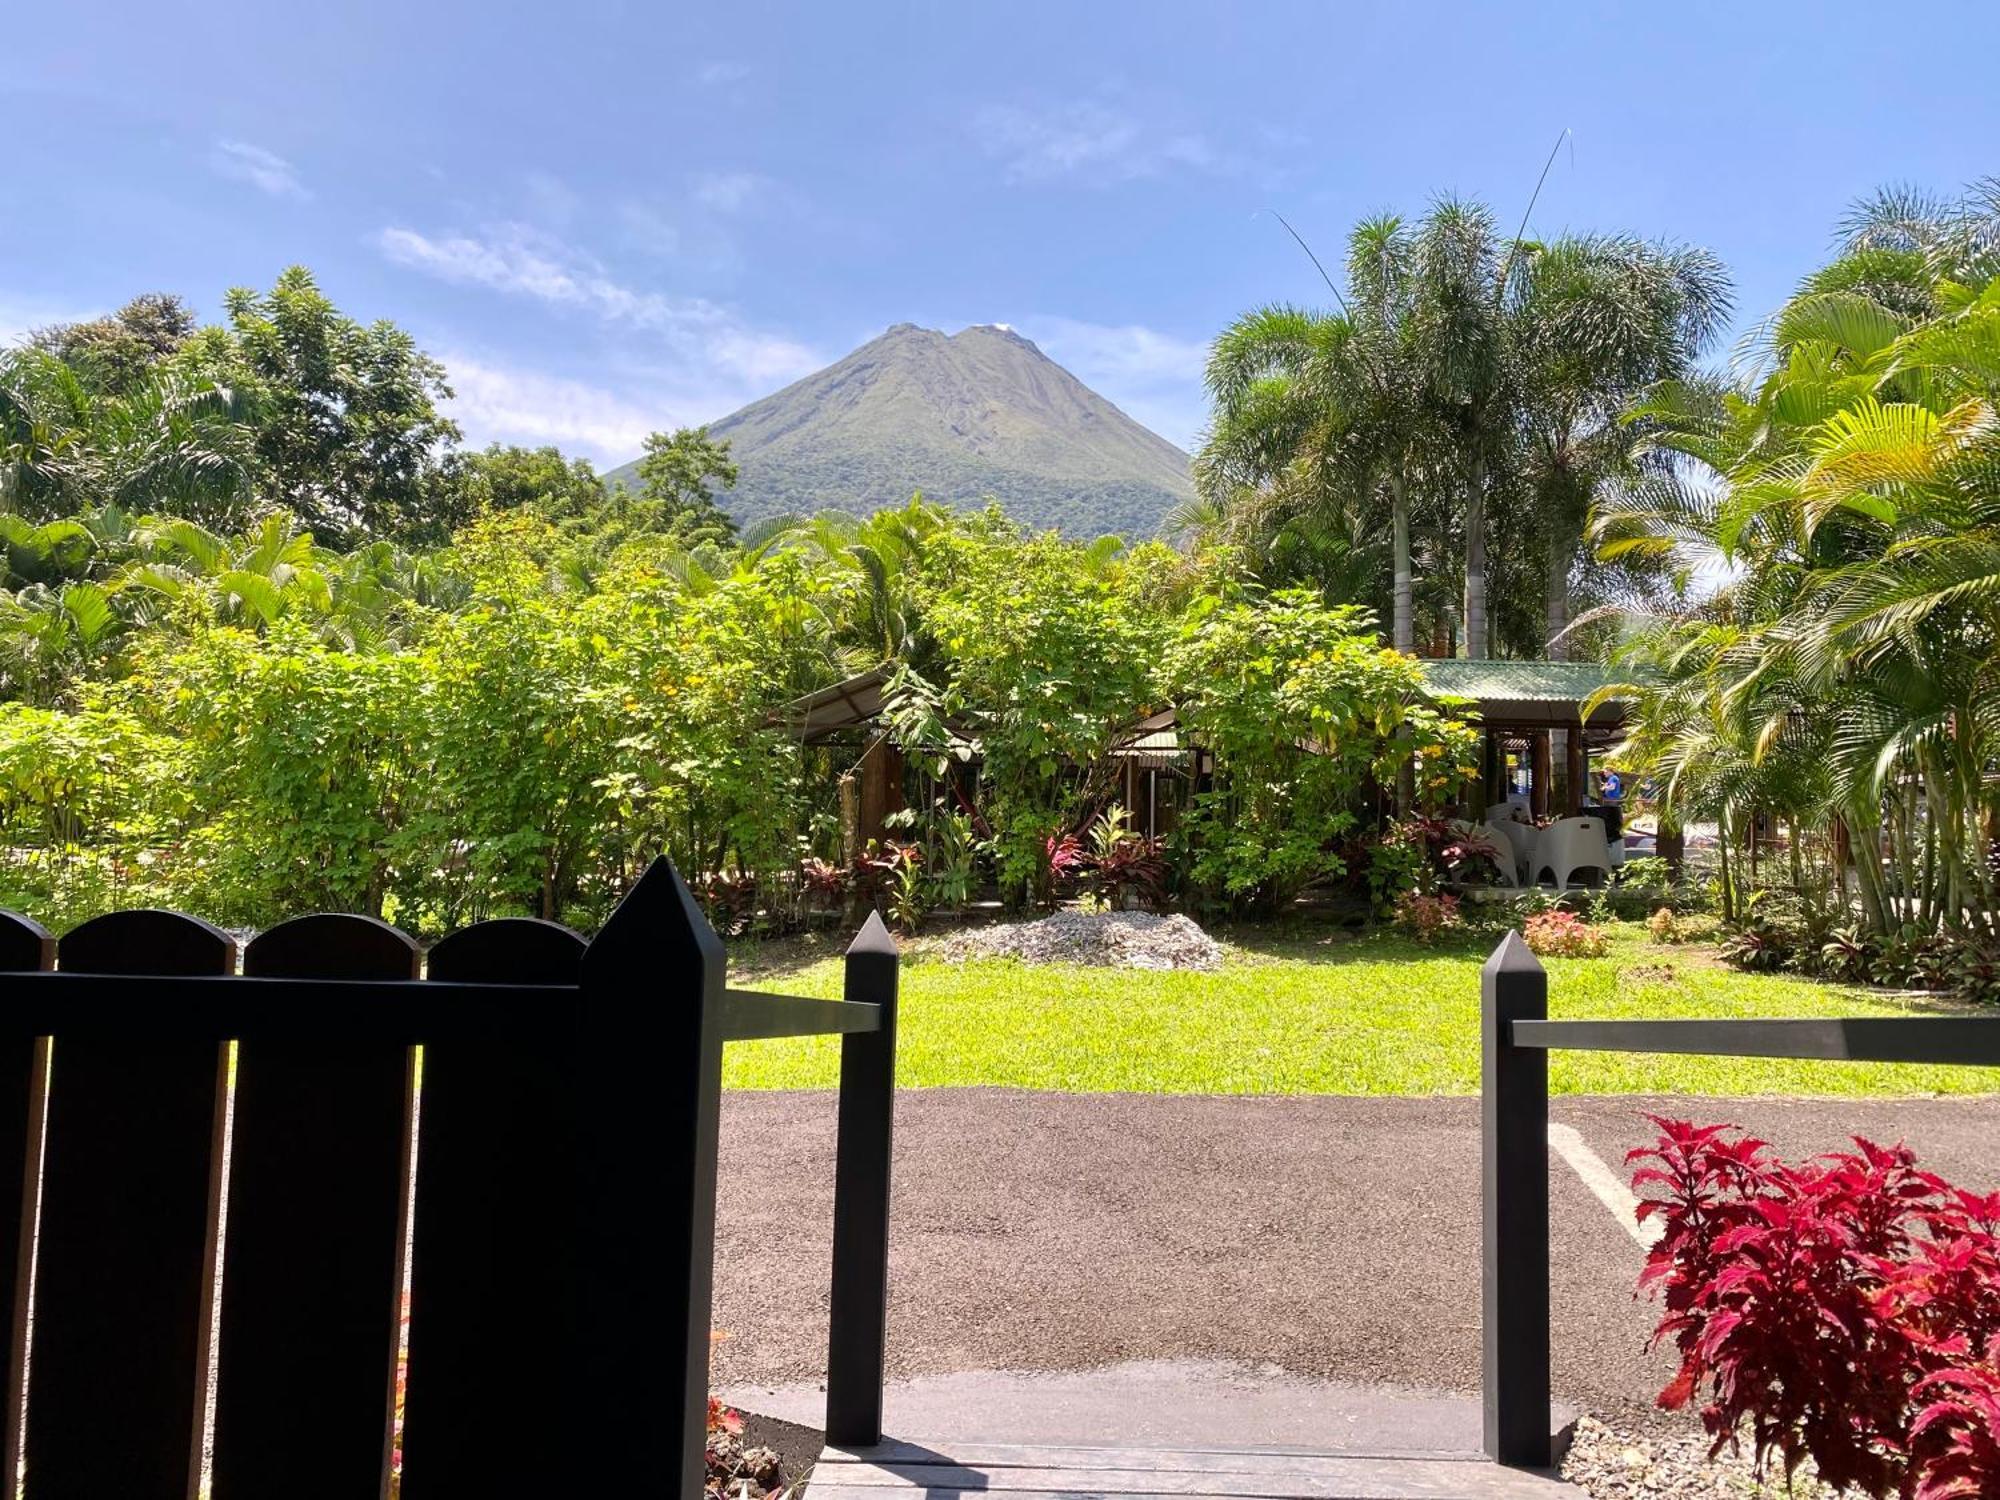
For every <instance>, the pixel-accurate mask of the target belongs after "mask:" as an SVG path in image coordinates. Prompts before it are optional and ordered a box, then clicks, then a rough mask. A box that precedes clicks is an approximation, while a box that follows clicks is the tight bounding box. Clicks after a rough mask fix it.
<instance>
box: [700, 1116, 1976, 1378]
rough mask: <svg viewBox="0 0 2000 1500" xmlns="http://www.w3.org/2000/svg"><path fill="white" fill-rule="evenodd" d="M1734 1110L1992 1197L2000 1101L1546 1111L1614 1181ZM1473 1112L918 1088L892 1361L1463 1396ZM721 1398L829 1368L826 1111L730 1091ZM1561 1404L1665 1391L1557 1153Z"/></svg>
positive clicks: (1609, 1219)
mask: <svg viewBox="0 0 2000 1500" xmlns="http://www.w3.org/2000/svg"><path fill="white" fill-rule="evenodd" d="M1649 1109H1650V1110H1657V1111H1660V1112H1663V1113H1674V1114H1679V1115H1682V1116H1685V1117H1689V1118H1695V1119H1701V1120H1715V1119H1721V1120H1727V1121H1732V1122H1736V1123H1740V1124H1742V1125H1744V1126H1745V1127H1747V1128H1749V1129H1752V1130H1754V1131H1755V1132H1756V1133H1757V1134H1759V1135H1761V1136H1764V1137H1765V1138H1767V1139H1769V1140H1771V1141H1772V1142H1773V1143H1774V1144H1775V1145H1777V1146H1778V1147H1779V1148H1780V1149H1781V1150H1783V1151H1785V1152H1786V1153H1788V1154H1809V1153H1812V1152H1816V1151H1823V1150H1829V1149H1834V1148H1837V1147H1839V1146H1841V1145H1843V1144H1844V1143H1845V1141H1846V1138H1847V1137H1848V1135H1850V1134H1851V1133H1854V1132H1857V1131H1858V1132H1861V1133H1864V1134H1869V1135H1872V1136H1874V1137H1876V1138H1878V1139H1881V1140H1884V1141H1893V1140H1898V1139H1903V1140H1907V1141H1908V1142H1909V1144H1910V1145H1912V1146H1913V1147H1914V1148H1916V1150H1917V1151H1918V1154H1919V1157H1920V1159H1921V1160H1922V1161H1923V1162H1924V1164H1925V1165H1927V1166H1930V1167H1933V1168H1935V1169H1936V1170H1938V1171H1940V1172H1942V1173H1943V1174H1944V1175H1946V1176H1947V1177H1950V1178H1953V1179H1954V1180H1957V1181H1962V1182H1963V1183H1965V1184H1966V1185H1967V1186H1977V1187H1981V1188H1984V1189H1991V1188H1994V1187H1995V1186H2000V1098H1986V1099H1971V1100H1963V1099H1961V1100H1949V1101H1928V1100H1923V1101H1893V1102H1890V1101H1878V1102H1855V1101H1847V1100H1841V1101H1812V1100H1792V1099H1786V1100H1748V1099H1730V1100H1720V1101H1717V1100H1699V1099H1672V1100H1657V1099H1655V1100H1648V1099H1638V1098H1617V1099H1559V1100H1557V1101H1556V1103H1555V1106H1554V1110H1553V1118H1554V1119H1555V1120H1556V1121H1557V1122H1560V1123H1564V1124H1568V1125H1571V1126H1573V1127H1575V1128H1576V1130H1577V1131H1579V1132H1580V1133H1581V1135H1582V1136H1583V1138H1584V1140H1585V1141H1586V1142H1588V1143H1589V1145H1590V1146H1591V1147H1592V1148H1593V1149H1594V1150H1595V1151H1596V1152H1597V1153H1598V1154H1599V1155H1600V1156H1601V1157H1602V1158H1603V1159H1604V1160H1605V1161H1606V1162H1607V1163H1609V1164H1610V1165H1611V1166H1612V1168H1613V1169H1614V1170H1618V1171H1619V1172H1620V1174H1621V1175H1623V1168H1622V1158H1623V1155H1624V1152H1625V1151H1626V1149H1628V1148H1629V1147H1631V1146H1634V1145H1639V1144H1644V1143H1646V1142H1647V1141H1649V1140H1650V1134H1649V1131H1648V1127H1647V1126H1646V1125H1645V1124H1644V1122H1643V1121H1642V1120H1641V1119H1640V1118H1639V1116H1640V1114H1641V1113H1642V1112H1643V1111H1646V1110H1649ZM1478 1110H1479V1104H1478V1101H1477V1100H1476V1099H1359V1098H1327V1097H1319V1098H1207V1097H1186V1096H1153V1095H1130V1094H1097V1095H1074V1094H1045V1093H1031V1092H1022V1091H1016V1090H1004V1089H939V1090H922V1091H912V1092H906V1093H904V1094H903V1095H902V1096H901V1097H900V1098H899V1101H898V1115H897V1138H896V1176H895V1184H894V1191H895V1208H894V1227H893V1231H892V1237H893V1250H892V1273H891V1274H892V1281H891V1310H890V1327H889V1351H890V1355H889V1357H890V1363H891V1371H892V1374H894V1375H898V1376H917V1375H933V1374H943V1373H947V1372H951V1371H960V1370H1044V1371H1059V1370H1073V1369H1085V1368H1090V1367H1093V1366H1099V1365H1106V1364H1114V1363H1119V1362H1123V1361H1131V1360H1152V1359H1208V1360H1227V1361H1236V1362H1241V1363H1245V1364H1249V1365H1271V1366H1276V1367H1278V1368H1279V1369H1281V1370H1283V1371H1287V1372H1291V1373H1294V1374H1298V1375H1304V1376H1310V1377H1320V1378H1326V1379H1334V1380H1341V1381H1350V1382H1380V1383H1384V1384H1388V1385H1393V1386H1399V1387H1410V1388H1416V1389H1423V1390H1436V1391H1466V1390H1471V1389H1473V1388H1475V1387H1476V1385H1477V1381H1478V1366H1479V1285H1478V1274H1479V1262H1478V1257H1479V1223H1478V1207H1479V1154H1478V1151H1479V1142H1478V1118H1479V1117H1478ZM722 1125H723V1128H722V1167H723V1171H722V1189H721V1201H720V1209H719V1223H718V1229H717V1265H716V1326H717V1327H719V1328H722V1329H724V1330H728V1331H729V1335H730V1336H729V1338H728V1339H727V1340H725V1342H724V1343H723V1344H722V1345H721V1346H720V1347H719V1349H718V1351H717V1358H716V1376H717V1381H718V1384H720V1385H731V1386H747V1385H755V1384H773V1385H775V1384H781V1383H785V1382H799V1381H811V1380H814V1379H817V1378H818V1377H819V1376H820V1374H821V1373H822V1372H823V1369H824V1362H825V1339H826V1276H827V1264H828V1258H829V1255H830V1253H831V1252H830V1238H829V1225H830V1213H831V1205H832V1182H833V1096H832V1095H831V1094H828V1093H764V1094H756V1093H731V1094H729V1095H727V1096H725V1103H724V1107H723V1122H722ZM1550 1183H1551V1203H1552V1206H1553V1219H1554V1292H1555V1341H1556V1384H1557V1394H1558V1396H1559V1397H1560V1398H1561V1399H1563V1400H1565V1401H1568V1402H1571V1403H1574V1404H1575V1405H1576V1406H1578V1407H1580V1408H1582V1409H1585V1410H1593V1411H1598V1412H1602V1413H1607V1414H1608V1413H1611V1412H1615V1411H1622V1412H1626V1413H1629V1414H1631V1415H1634V1416H1639V1415H1642V1414H1645V1413H1648V1412H1649V1411H1650V1404H1651V1397H1652V1395H1653V1393H1654V1392H1655V1391H1657V1390H1658V1389H1659V1387H1660V1386H1661V1385H1662V1384H1663V1383H1664V1381H1665V1379H1666V1377H1667V1373H1668V1370H1667V1367H1666V1364H1665V1362H1664V1360H1663V1358H1662V1356H1659V1355H1654V1356H1651V1357H1648V1356H1646V1355H1645V1354H1644V1352H1643V1351H1644V1346H1645V1343H1646V1337H1647V1334H1648V1331H1649V1329H1650V1327H1651V1313H1650V1310H1649V1308H1648V1306H1647V1305H1646V1304H1642V1303H1637V1302H1635V1301H1634V1300H1633V1295H1632V1289H1633V1282H1634V1278H1635V1277H1636V1275H1637V1273H1638V1270H1639V1266H1640V1262H1641V1259H1642V1253H1643V1252H1642V1251H1641V1250H1640V1247H1639V1245H1638V1244H1637V1243H1636V1242H1635V1241H1634V1239H1633V1238H1632V1236H1631V1235H1630V1234H1629V1233H1628V1232H1627V1230H1626V1229H1625V1227H1624V1226H1623V1225H1622V1224H1621V1223H1620V1222H1619V1221H1618V1220H1617V1219H1616V1218H1615V1217H1614V1216H1613V1215H1612V1214H1611V1212H1610V1211H1609V1210H1607V1209H1606V1208H1605V1206H1604V1205H1603V1204H1602V1203H1601V1202H1600V1201H1599V1200H1598V1198H1596V1197H1595V1196H1593V1195H1592V1194H1591V1192H1590V1191H1589V1190H1588V1189H1586V1187H1585V1186H1584V1185H1583V1183H1582V1181H1581V1180H1580V1179H1579V1178H1578V1176H1577V1175H1576V1174H1575V1173H1574V1172H1573V1171H1572V1170H1571V1169H1570V1167H1569V1166H1568V1165H1566V1164H1565V1163H1564V1162H1562V1161H1560V1160H1558V1159H1556V1158H1555V1157H1554V1156H1552V1157H1551V1161H1550Z"/></svg>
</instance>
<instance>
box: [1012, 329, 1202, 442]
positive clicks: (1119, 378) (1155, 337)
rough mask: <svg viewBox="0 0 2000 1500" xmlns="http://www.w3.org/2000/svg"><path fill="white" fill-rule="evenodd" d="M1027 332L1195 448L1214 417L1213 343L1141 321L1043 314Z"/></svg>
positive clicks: (1074, 370)
mask: <svg viewBox="0 0 2000 1500" xmlns="http://www.w3.org/2000/svg"><path fill="white" fill-rule="evenodd" d="M1021 332H1022V333H1023V334H1025V335H1026V336H1027V337H1028V338H1031V339H1033V340H1034V341H1035V343H1037V344H1038V345H1040V346H1041V349H1042V352H1043V353H1044V354H1046V355H1048V357H1049V358H1050V359H1052V360H1054V361H1055V362H1056V363H1057V364H1059V365H1061V366H1063V367H1064V368H1065V369H1067V370H1068V371H1069V372H1070V373H1071V374H1073V375H1075V376H1076V377H1077V379H1079V380H1081V381H1082V382H1083V383H1084V384H1085V385H1087V386H1089V387H1090V388H1091V389H1092V390H1094V391H1096V392H1098V393H1099V394H1100V395H1102V396H1104V397H1105V398H1107V399H1108V400H1109V401H1111V403H1112V404H1113V405H1115V406H1117V407H1118V408H1120V409H1121V410H1122V411H1124V412H1125V413H1126V414H1127V415H1128V416H1130V417H1132V418H1133V419H1134V420H1136V421H1138V422H1141V423H1143V424H1144V425H1145V426H1147V427H1150V428H1152V429H1153V431H1155V432H1157V433H1159V434H1160V436H1161V437H1163V438H1165V439H1167V441H1168V442H1171V443H1176V444H1178V445H1179V446H1181V447H1182V448H1187V449H1189V450H1190V451H1191V450H1192V449H1193V447H1194V444H1195V443H1196V441H1197V439H1198V436H1199V434H1200V432H1201V429H1202V426H1203V424H1205V423H1206V422H1207V420H1208V396H1207V392H1206V390H1205V388H1204V387H1203V385H1202V366H1203V365H1204V364H1205V363H1206V361H1207V359H1208V346H1207V345H1206V344H1205V343H1202V342H1201V341H1200V340H1197V339H1184V338H1179V337H1177V336H1175V335H1173V334H1169V333H1162V332H1160V331H1159V330H1158V329H1155V328H1147V327H1145V326H1144V325H1142V324H1138V323H1126V324H1106V323H1088V322H1083V321H1081V320H1079V319H1076V318H1062V317H1036V318H1030V319H1028V320H1026V321H1024V322H1023V323H1022V324H1021Z"/></svg>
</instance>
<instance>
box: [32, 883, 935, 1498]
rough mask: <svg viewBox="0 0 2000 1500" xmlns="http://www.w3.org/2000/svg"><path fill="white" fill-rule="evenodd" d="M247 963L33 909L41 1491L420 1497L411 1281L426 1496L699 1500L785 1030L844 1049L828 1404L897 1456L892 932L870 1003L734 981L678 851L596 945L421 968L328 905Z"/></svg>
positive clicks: (203, 946) (191, 934)
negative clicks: (884, 1430)
mask: <svg viewBox="0 0 2000 1500" xmlns="http://www.w3.org/2000/svg"><path fill="white" fill-rule="evenodd" d="M52 961H53V969H52V968H51V963H52ZM235 968H236V951H235V947H234V944H233V943H231V941H230V940H229V938H228V937H227V935H226V934H223V933H221V932H219V931H218V930H217V929H215V928H212V927H209V926H207V925H206V924H204V923H200V922H196V921H195V920H194V919H192V918H188V917H182V916H179V915H178V914H175V913H167V912H137V913H120V914H116V915H114V916H111V917H105V918H100V919H98V920H97V921H95V922H91V923H86V924H84V925H83V926H82V927H79V928H78V929H77V930H76V931H75V932H73V933H71V934H70V935H69V937H67V938H65V939H64V940H63V942H62V943H61V944H60V945H52V944H51V942H50V940H49V938H48V935H47V934H46V933H44V932H43V931H42V930H41V929H40V928H38V927H36V926H35V925H34V924H33V923H31V922H28V921H26V920H25V919H22V918H18V917H15V916H13V915H12V914H7V913H0V1200H4V1201H6V1202H7V1203H9V1204H10V1205H12V1210H11V1211H12V1214H13V1217H12V1218H11V1219H7V1220H6V1222H0V1295H7V1296H8V1297H9V1298H10V1306H11V1308H12V1311H13V1329H14V1337H13V1340H12V1342H11V1344H10V1345H9V1347H8V1352H7V1356H6V1382H7V1388H8V1392H9V1394H8V1401H9V1404H8V1406H7V1408H6V1413H5V1414H4V1415H0V1432H4V1442H3V1443H0V1450H4V1452H5V1460H6V1463H7V1465H8V1472H9V1473H10V1474H11V1473H12V1472H14V1471H15V1470H14V1465H15V1464H16V1463H17V1462H18V1461H20V1460H21V1459H22V1458H23V1457H24V1456H25V1460H26V1464H25V1473H26V1479H25V1486H24V1489H23V1491H22V1493H23V1494H24V1496H25V1500H68V1497H72V1496H75V1497H83V1496H90V1497H93V1500H96V1497H101V1496H104V1495H110V1494H116V1495H119V1496H121V1497H122V1496H133V1497H153V1496H157V1497H160V1500H183V1497H193V1496H194V1495H195V1494H196V1493H197V1490H198V1487H199V1485H200V1484H201V1482H202V1481H203V1479H204V1478H212V1483H213V1494H214V1495H215V1497H216V1500H230V1497H232V1496H245V1497H247V1496H253V1495H265V1494H278V1493H283V1494H286V1495H288V1496H302V1497H311V1496H319V1495H326V1496H333V1495H354V1494H360V1493H363V1492H364V1491H367V1490H370V1489H372V1490H374V1491H376V1492H378V1493H379V1492H383V1491H384V1490H385V1487H386V1485H387V1482H388V1478H389V1475H390V1472H391V1469H392V1466H393V1465H394V1464H395V1462H396V1443H395V1438H396V1433H395V1428H394V1420H395V1410H394V1407H395V1397H396V1373H397V1350H398V1342H399V1315H400V1314H402V1312H403V1308H402V1303H403V1289H404V1286H405V1284H406V1281H407V1285H408V1287H409V1299H408V1307H407V1320H408V1322H407V1327H408V1337H409V1343H408V1357H407V1365H406V1380H405V1398H406V1408H405V1413H404V1417H405V1423H404V1430H403V1433H402V1437H403V1440H404V1441H403V1444H402V1454H401V1485H402V1494H403V1495H404V1497H406V1500H429V1497H433V1496H438V1497H442V1496H447V1495H459V1494H473V1493H486V1494H503V1493H504V1494H541V1493H551V1494H554V1493H626V1492H635V1491H636V1490H638V1489H640V1488H646V1489H656V1490H657V1491H658V1492H661V1493H667V1494H677V1495H681V1496H685V1497H689V1500H692V1497H695V1496H699V1495H700V1494H701V1492H702V1486H703V1477H704V1465H703V1446H704V1437H705V1425H706V1399H707V1393H708V1357H709V1337H710V1298H711V1292H712V1263H713V1252H714V1236H715V1174H716V1170H717V1135H718V1130H719V1119H720V1093H721V1059H722V1050H723V1047H724V1045H725V1044H726V1043H727V1042H729V1041H732V1040H740V1039H745V1038H750V1037H768V1036H795V1035H810V1034H818V1033H834V1034H839V1035H842V1036H843V1038H844V1040H843V1047H844V1048H845V1052H844V1062H843V1070H842V1088H841V1099H840V1115H841V1142H840V1147H839V1157H838V1163H839V1164H838V1176H837V1185H836V1202H835V1220H836V1222H835V1228H834V1239H835V1246H836V1250H835V1261H834V1268H833V1291H832V1297H833V1303H834V1307H835V1315H834V1346H833V1349H832V1351H831V1354H830V1360H829V1375H828V1401H829V1410H830V1411H832V1412H834V1413H836V1414H838V1420H839V1422H840V1423H841V1427H842V1431H843V1432H844V1433H848V1434H859V1433H862V1432H864V1431H868V1432H874V1431H879V1428H880V1420H881V1391H880V1386H881V1377H882V1350H883V1331H884V1327H885V1300H884V1298H885V1289H886V1285H887V1224H888V1201H889V1178H888V1173H889V1145H890V1121H891V1115H892V1111H893V1089H894V1059H895V1003H896V955H895V948H894V945H893V943H891V942H890V941H889V940H888V936H887V933H886V932H884V931H883V930H882V929H881V926H880V923H879V922H874V923H871V924H870V926H869V927H868V928H867V929H866V930H865V931H864V932H863V934H862V935H861V937H860V938H859V939H857V940H856V944H855V947H854V950H853V952H852V954H851V955H850V960H849V975H848V988H847V998H846V999H844V1000H811V999H804V998H801V997H797V996H786V995H767V994H761V993H758V992H753V991H743V990H734V989H730V988H728V987H727V986H726V985H725V983H724V975H723V960H722V951H721V945H720V943H719V942H718V941H717V940H716V938H715V935H714V933H713V932H712V930H710V928H709V926H708V924H707V922H706V921H705V920H704V919H703V918H702V915H701V912H700V910H699V909H698V907H697V906H696V905H695V903H694V901H693V898H692V896H691V895H690V894H689V892H688V890H687V887H686V886H685V885H684V884H683V883H682V882H681V880H680V877H679V876H678V875H677V874H676V873H675V872H674V871H673V869H672V867H671V866H669V865H668V864H666V863H665V862H664V861H661V862H659V863H657V864H656V865H655V866H654V867H653V869H651V870H650V871H648V872H647V874H646V875H645V876H644V877H643V878H642V879H641V881H640V882H639V884H638V885H637V886H636V887H635V888H634V889H633V890H632V892H631V893H630V894H629V895H628V896H627V898H626V900H625V901H624V903H623V904H621V905H620V907H619V908H618V910H617V911H616V912H615V913H614V914H613V916H612V918H611V920H610V922H609V923H607V925H606V927H605V929H604V931H603V932H601V933H600V934H599V935H598V937H597V939H596V940H595V941H594V942H592V943H590V944H587V945H586V944H585V943H584V942H583V940H582V939H581V938H579V937H578V936H577V935H576V934H574V933H571V932H568V931H567V930H566V929H563V928H560V927H556V926H554V925H553V924H549V923H542V922H529V921H518V920H505V921H499V922H491V923H484V924H481V925H480V926H478V927H474V928H470V929H467V930H466V931H465V932H462V933H458V934H454V935H453V936H452V937H450V938H447V939H445V940H444V941H442V942H440V943H439V944H438V945H437V946H436V947H435V948H434V949H433V950H432V952H431V954H430V958H429V973H428V977H426V978H419V977H418V953H417V949H416V946H415V945H414V944H413V943H412V942H411V941H410V940H409V939H408V938H407V937H406V936H405V935H404V934H402V933H399V932H397V931H396V930H395V929H393V928H390V927H388V926H386V925H385V924H382V923H378V922H372V921H370V920H369V919H366V918H359V917H349V916H318V917H309V918H301V919H298V920H296V921H294V922H290V923H285V924H281V925H280V926H278V927H275V928H273V929H271V930H270V931H269V932H267V933H265V934H264V935H262V936H261V937H259V938H258V939H257V940H256V941H255V942H253V943H252V944H251V945H250V947H249V949H248V951H247V953H246V955H245V959H244V964H243V969H244V972H243V974H241V975H240V976H239V975H238V974H236V973H235ZM232 1044H233V1046H234V1049H235V1052H234V1069H233V1076H232V1070H231V1068H230V1065H229V1064H230V1057H231V1050H230V1049H231V1047H232ZM416 1049H421V1063H420V1064H419V1062H418V1053H417V1051H416ZM406 1247H407V1249H408V1256H407V1260H406V1254H405V1251H406ZM31 1271H32V1283H33V1284H32V1285H30V1279H31V1276H30V1272H31ZM218 1295H219V1297H220V1301H219V1303H218V1302H217V1300H216V1299H217V1297H218ZM31 1299H32V1304H33V1309H34V1315H33V1321H32V1329H31V1330H30V1326H29V1322H28V1317H27V1309H28V1307H29V1305H30V1301H31ZM216 1329H219V1331H220V1337H219V1339H213V1341H212V1333H213V1330H216ZM31 1342H32V1347H30V1343H31ZM211 1372H212V1379H213V1384H212V1389H211ZM211 1397H212V1411H213V1420H212V1422H211V1421H210V1420H209V1413H210V1409H211ZM23 1401H25V1410H26V1413H27V1417H26V1424H25V1431H26V1452H25V1455H23V1454H22V1453H21V1452H20V1451H19V1448H18V1444H17V1429H18V1425H19V1424H17V1422H16V1421H15V1420H14V1416H15V1414H18V1413H19V1412H20V1411H21V1410H22V1409H23Z"/></svg>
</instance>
